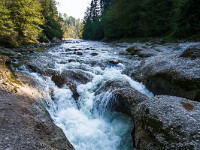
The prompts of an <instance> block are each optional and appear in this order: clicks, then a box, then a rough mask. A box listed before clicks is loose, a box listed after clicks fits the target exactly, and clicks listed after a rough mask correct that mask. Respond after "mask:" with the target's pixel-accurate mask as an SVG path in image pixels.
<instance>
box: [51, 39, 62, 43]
mask: <svg viewBox="0 0 200 150" xmlns="http://www.w3.org/2000/svg"><path fill="white" fill-rule="evenodd" d="M52 42H53V43H61V42H62V41H61V40H60V39H58V38H53V39H52Z"/></svg>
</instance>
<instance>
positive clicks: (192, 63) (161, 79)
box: [134, 54, 200, 101]
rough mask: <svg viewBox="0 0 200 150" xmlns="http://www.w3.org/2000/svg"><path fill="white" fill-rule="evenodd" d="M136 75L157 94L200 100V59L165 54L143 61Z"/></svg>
mask: <svg viewBox="0 0 200 150" xmlns="http://www.w3.org/2000/svg"><path fill="white" fill-rule="evenodd" d="M136 72H137V73H135V74H134V77H135V78H136V79H137V80H139V81H142V82H143V83H144V84H145V85H146V86H147V88H148V89H149V90H150V91H152V92H153V93H154V94H156V95H160V94H165V95H174V96H180V97H185V98H188V99H192V100H196V101H200V59H199V58H197V59H194V60H192V59H190V58H182V57H179V55H176V54H163V55H158V56H154V57H150V58H147V59H146V60H144V61H142V62H141V64H140V66H139V67H138V69H137V71H136Z"/></svg>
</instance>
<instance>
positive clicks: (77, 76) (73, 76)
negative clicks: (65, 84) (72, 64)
mask: <svg viewBox="0 0 200 150" xmlns="http://www.w3.org/2000/svg"><path fill="white" fill-rule="evenodd" d="M60 75H61V77H63V78H65V79H66V80H69V81H72V82H73V83H75V84H76V85H79V84H86V83H88V82H90V81H91V80H92V78H93V76H92V75H90V74H89V73H87V72H85V71H82V70H64V71H63V72H62V73H61V74H60Z"/></svg>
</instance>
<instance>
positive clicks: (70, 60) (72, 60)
mask: <svg viewBox="0 0 200 150" xmlns="http://www.w3.org/2000/svg"><path fill="white" fill-rule="evenodd" d="M68 62H69V63H71V62H76V60H75V59H68Z"/></svg>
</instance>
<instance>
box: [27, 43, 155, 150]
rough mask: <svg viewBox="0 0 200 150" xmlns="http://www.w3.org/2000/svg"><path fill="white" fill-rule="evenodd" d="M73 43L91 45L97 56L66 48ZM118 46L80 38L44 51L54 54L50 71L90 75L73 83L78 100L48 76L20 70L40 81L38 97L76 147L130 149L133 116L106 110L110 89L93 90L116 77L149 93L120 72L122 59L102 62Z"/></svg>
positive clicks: (112, 56) (79, 149)
mask: <svg viewBox="0 0 200 150" xmlns="http://www.w3.org/2000/svg"><path fill="white" fill-rule="evenodd" d="M74 47H76V48H85V47H89V48H90V49H91V48H94V49H95V50H96V52H97V53H98V56H91V55H90V53H91V52H85V53H84V52H83V55H81V56H78V55H76V54H73V53H70V52H68V51H66V49H73V48H74ZM118 48H121V47H113V46H112V45H109V44H105V43H101V42H91V41H82V42H72V43H67V44H63V45H60V46H57V47H54V48H52V49H50V50H49V51H47V52H46V53H48V56H50V57H55V58H56V59H55V61H54V62H52V64H53V65H52V66H53V67H52V68H53V70H54V71H58V72H60V73H61V72H62V71H63V70H74V71H79V72H80V71H82V72H83V73H87V74H89V75H90V76H91V77H92V80H91V81H90V82H88V83H86V84H80V85H78V86H77V93H78V94H79V95H80V96H79V98H78V100H75V99H74V98H73V96H72V95H73V92H72V91H71V90H70V89H69V87H67V86H63V87H61V88H59V87H57V86H56V85H55V83H54V82H53V81H52V80H51V76H44V75H41V74H39V73H33V72H31V71H30V70H28V69H25V70H24V72H26V73H28V74H29V75H31V76H32V77H34V78H35V79H36V80H37V81H38V83H40V84H41V90H42V91H43V93H44V97H45V99H44V100H41V101H42V102H43V104H44V105H45V107H46V109H47V110H48V112H49V113H50V115H51V117H52V119H53V120H54V122H55V124H56V125H57V126H59V127H60V128H61V129H62V130H63V131H64V133H65V135H66V137H67V138H68V139H69V141H70V142H71V143H72V144H73V146H74V147H75V149H76V150H132V149H134V148H133V140H132V137H131V132H132V130H133V120H132V119H131V118H130V117H128V116H126V115H124V114H122V113H120V112H112V111H110V110H109V108H108V107H107V104H108V102H109V101H110V100H111V97H112V94H111V92H109V91H107V92H102V93H100V94H95V93H96V91H97V90H98V89H99V85H100V84H104V83H106V82H107V81H110V80H118V79H120V80H124V81H126V82H128V83H129V84H130V85H131V87H133V88H134V89H136V90H138V91H139V92H141V93H143V94H145V95H147V96H149V97H152V96H153V94H152V93H151V92H149V91H148V90H147V89H146V88H145V86H144V85H143V84H142V83H139V82H137V81H134V80H133V79H131V78H130V77H129V76H127V75H125V74H123V73H122V72H123V70H124V69H125V67H126V66H125V65H124V64H123V63H119V64H117V65H110V64H106V63H104V62H108V60H110V59H117V60H120V58H119V55H118V54H117V49H118ZM91 51H92V50H91ZM93 51H94V50H93ZM72 58H73V59H76V60H78V61H76V62H71V63H68V60H69V59H72ZM121 59H125V58H121ZM91 61H96V62H102V64H103V65H98V63H97V65H94V66H93V65H91V63H90V62H91ZM123 61H124V60H122V61H121V62H123ZM127 61H128V60H127ZM63 62H65V63H63ZM97 105H98V106H97Z"/></svg>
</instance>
